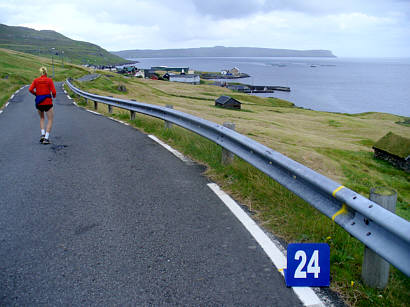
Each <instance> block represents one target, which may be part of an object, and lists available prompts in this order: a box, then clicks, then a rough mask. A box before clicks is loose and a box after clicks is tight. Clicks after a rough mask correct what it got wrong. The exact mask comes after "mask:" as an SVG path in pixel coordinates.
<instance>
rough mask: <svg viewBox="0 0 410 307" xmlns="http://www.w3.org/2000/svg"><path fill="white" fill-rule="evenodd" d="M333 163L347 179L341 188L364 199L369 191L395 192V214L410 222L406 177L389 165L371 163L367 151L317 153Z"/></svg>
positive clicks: (379, 161)
mask: <svg viewBox="0 0 410 307" xmlns="http://www.w3.org/2000/svg"><path fill="white" fill-rule="evenodd" d="M318 151H319V152H321V153H324V154H326V155H328V156H330V157H332V158H333V159H337V160H338V161H340V165H341V166H342V169H343V172H344V174H345V176H346V178H347V180H346V182H344V183H343V184H344V185H345V186H346V187H348V188H350V189H352V190H354V191H356V192H358V193H360V194H362V195H364V196H366V197H368V194H369V191H370V189H371V188H372V187H377V186H388V187H391V188H393V189H395V190H396V191H397V209H396V213H397V214H398V215H400V216H401V217H403V218H405V219H407V220H410V189H409V182H410V174H409V173H406V172H405V171H403V170H400V169H397V168H395V167H393V166H392V165H390V164H389V163H387V162H385V161H383V160H379V159H375V158H374V155H373V153H371V152H367V151H359V152H355V151H348V150H335V149H329V148H321V149H318Z"/></svg>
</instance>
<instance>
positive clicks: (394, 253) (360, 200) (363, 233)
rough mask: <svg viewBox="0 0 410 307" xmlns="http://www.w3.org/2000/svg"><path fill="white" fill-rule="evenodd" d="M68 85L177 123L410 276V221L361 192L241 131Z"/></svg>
mask: <svg viewBox="0 0 410 307" xmlns="http://www.w3.org/2000/svg"><path fill="white" fill-rule="evenodd" d="M66 84H67V85H68V86H69V87H70V89H71V90H72V91H73V92H74V93H75V94H77V95H79V96H82V97H84V98H86V99H89V100H92V101H95V102H100V103H104V104H107V105H110V106H114V107H119V108H123V109H126V110H129V111H132V112H138V113H142V114H145V115H149V116H153V117H156V118H159V119H163V120H165V121H168V122H172V123H174V124H176V125H178V126H181V127H183V128H186V129H188V130H190V131H193V132H195V133H197V134H199V135H201V136H203V137H205V138H207V139H209V140H211V141H213V142H215V143H216V144H218V145H220V146H221V147H223V148H225V149H227V150H229V151H230V152H232V153H234V154H235V155H237V156H238V157H240V158H242V159H243V160H245V161H247V162H248V163H250V164H251V165H253V166H254V167H256V168H257V169H259V170H261V171H262V172H264V173H265V174H267V175H268V176H269V177H271V178H272V179H274V180H275V181H277V182H278V183H279V184H281V185H282V186H284V187H286V188H287V189H288V190H290V191H291V192H293V193H294V194H296V195H297V196H299V197H300V198H302V199H304V200H305V201H306V202H308V203H309V204H310V205H311V206H313V207H315V208H316V209H317V210H319V211H320V212H322V213H323V214H325V215H326V216H327V217H329V218H331V219H332V220H334V221H335V222H336V223H337V224H338V225H340V226H341V227H343V228H344V229H345V230H346V231H347V232H348V233H350V234H351V235H352V236H354V237H355V238H357V239H358V240H359V241H361V242H362V243H364V244H365V245H366V246H367V247H369V248H370V249H372V250H373V251H374V252H376V253H377V254H378V255H380V256H381V257H383V258H384V259H385V260H387V261H388V262H390V263H391V264H392V265H394V266H395V267H396V268H398V269H399V270H400V271H402V272H403V273H405V274H406V275H407V276H410V223H409V222H408V221H406V220H404V219H403V218H401V217H399V216H397V215H396V214H394V213H391V212H390V211H388V210H386V209H384V208H383V207H381V206H379V205H378V204H376V203H374V202H372V201H370V200H369V199H367V198H365V197H363V196H361V195H360V194H358V193H356V192H354V191H352V190H350V189H348V188H346V187H344V186H342V185H340V184H339V183H336V182H334V181H333V180H331V179H329V178H327V177H325V176H323V175H321V174H319V173H317V172H315V171H313V170H312V169H310V168H308V167H306V166H304V165H303V164H300V163H298V162H296V161H293V160H292V159H290V158H288V157H286V156H284V155H282V154H280V153H278V152H276V151H274V150H272V149H270V148H269V147H266V146H264V145H262V144H260V143H258V142H256V141H254V140H252V139H250V138H248V137H246V136H244V135H242V134H240V133H237V132H235V131H233V130H231V129H228V128H226V127H224V126H221V125H218V124H216V123H214V122H211V121H208V120H205V119H202V118H199V117H196V116H193V115H190V114H187V113H183V112H180V111H177V110H173V109H169V108H166V107H161V106H156V105H150V104H146V103H141V102H136V101H132V100H125V99H120V98H113V97H105V96H99V95H95V94H91V93H87V92H85V91H82V90H80V89H78V88H76V87H75V86H73V85H72V84H71V83H70V81H69V80H67V81H66Z"/></svg>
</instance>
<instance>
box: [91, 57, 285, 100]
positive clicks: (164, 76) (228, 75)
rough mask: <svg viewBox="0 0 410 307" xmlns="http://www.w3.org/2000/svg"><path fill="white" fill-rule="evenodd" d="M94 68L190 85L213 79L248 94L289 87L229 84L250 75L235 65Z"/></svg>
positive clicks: (217, 83)
mask: <svg viewBox="0 0 410 307" xmlns="http://www.w3.org/2000/svg"><path fill="white" fill-rule="evenodd" d="M94 68H96V69H100V70H106V71H112V72H116V73H118V74H121V75H124V76H128V77H136V78H145V79H151V80H165V81H170V82H180V83H187V84H192V85H198V84H201V79H205V80H214V81H215V82H213V83H211V85H215V86H220V87H226V88H228V89H231V90H233V91H237V92H242V93H248V94H253V93H273V92H274V91H284V92H290V88H289V87H285V86H266V85H249V84H231V83H229V82H227V81H226V80H227V79H228V80H232V79H240V78H248V77H250V75H248V74H246V73H243V72H241V71H240V70H239V68H237V67H233V68H232V69H225V70H221V71H220V72H219V73H218V72H198V71H194V70H192V69H190V68H189V67H168V66H152V67H151V68H149V69H139V68H138V67H137V66H136V65H135V64H132V65H121V66H102V67H94Z"/></svg>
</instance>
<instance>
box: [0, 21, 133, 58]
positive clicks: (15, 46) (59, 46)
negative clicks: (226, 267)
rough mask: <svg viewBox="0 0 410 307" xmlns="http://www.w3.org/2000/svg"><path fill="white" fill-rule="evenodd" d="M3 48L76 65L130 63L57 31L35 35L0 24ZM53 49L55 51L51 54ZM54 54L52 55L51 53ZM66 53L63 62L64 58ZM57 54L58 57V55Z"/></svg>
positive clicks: (28, 30) (27, 30) (31, 31)
mask: <svg viewBox="0 0 410 307" xmlns="http://www.w3.org/2000/svg"><path fill="white" fill-rule="evenodd" d="M0 48H5V49H11V50H15V51H19V52H24V53H29V54H33V55H36V56H41V57H46V58H50V59H51V54H52V53H53V57H54V61H55V62H58V63H61V62H62V61H63V59H64V61H65V62H66V63H67V62H71V63H76V64H87V63H88V64H94V65H100V64H102V65H108V64H120V63H126V62H128V61H127V60H125V59H123V58H121V57H119V56H116V55H113V54H111V53H109V52H108V51H107V50H105V49H103V48H101V47H99V46H97V45H95V44H91V43H88V42H82V41H75V40H72V39H70V38H68V37H65V36H63V35H61V34H59V33H57V32H54V31H36V30H33V29H30V28H24V27H13V26H6V25H1V24H0ZM52 48H54V50H52ZM52 51H53V52H52ZM62 51H64V58H63V57H62ZM56 53H57V54H56Z"/></svg>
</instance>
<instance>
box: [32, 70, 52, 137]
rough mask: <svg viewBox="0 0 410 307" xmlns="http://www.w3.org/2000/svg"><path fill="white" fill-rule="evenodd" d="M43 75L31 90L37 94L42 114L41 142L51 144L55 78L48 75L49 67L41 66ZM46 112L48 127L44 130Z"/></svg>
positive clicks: (35, 81) (37, 106) (39, 113)
mask: <svg viewBox="0 0 410 307" xmlns="http://www.w3.org/2000/svg"><path fill="white" fill-rule="evenodd" d="M40 73H41V77H39V78H36V79H34V81H33V83H32V84H31V86H30V88H29V91H30V93H32V94H33V95H34V96H36V109H37V111H38V115H40V129H41V138H40V143H42V144H50V132H51V128H52V126H53V119H54V112H53V100H52V98H51V94H52V95H53V97H54V98H56V94H57V93H56V89H55V87H54V83H53V80H52V79H51V78H48V77H47V68H45V67H44V66H43V67H41V68H40ZM44 113H46V114H47V129H46V130H44Z"/></svg>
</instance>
